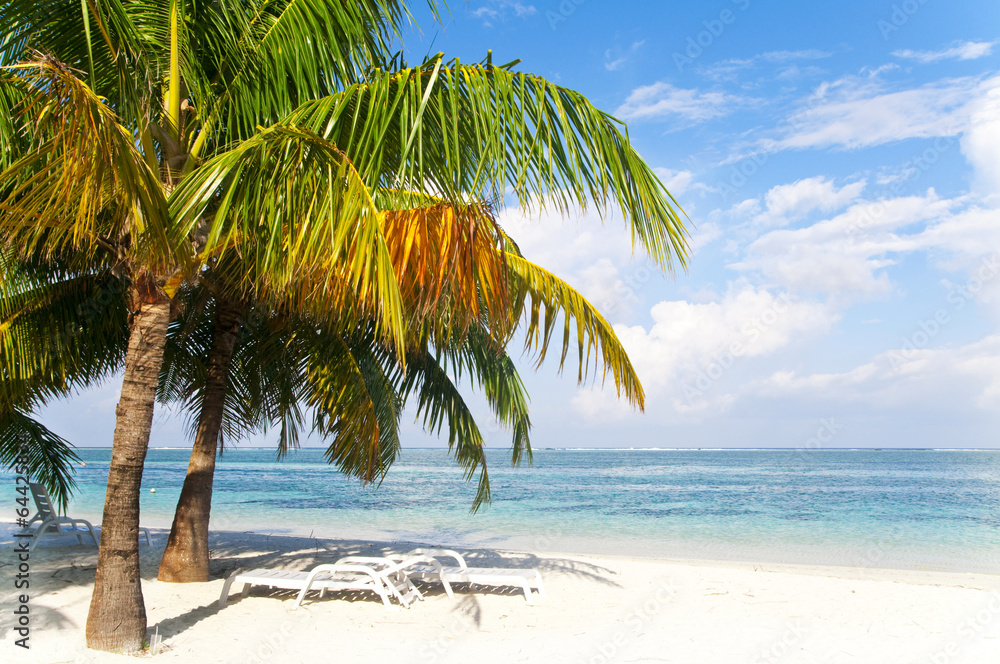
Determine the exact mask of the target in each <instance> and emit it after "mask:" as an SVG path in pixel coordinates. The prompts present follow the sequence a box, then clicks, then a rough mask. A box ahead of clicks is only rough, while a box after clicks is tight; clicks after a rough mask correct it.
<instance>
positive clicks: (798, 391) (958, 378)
mask: <svg viewBox="0 0 1000 664" xmlns="http://www.w3.org/2000/svg"><path fill="white" fill-rule="evenodd" d="M922 322H923V323H924V325H925V327H926V328H927V329H933V328H932V327H931V326H930V325H929V324H928V323H927V321H922ZM945 325H947V323H945ZM920 331H921V328H920V327H919V325H917V326H915V330H914V333H913V334H911V335H908V337H907V338H904V339H903V340H902V342H904V343H901V344H900V345H899V347H897V348H894V349H892V350H889V351H887V352H885V353H880V354H879V355H878V356H876V357H875V358H873V359H872V361H870V362H868V363H866V364H863V365H860V366H857V367H855V368H853V369H850V370H848V371H845V372H841V373H814V374H808V375H799V374H798V372H795V371H781V372H776V373H774V374H773V375H771V376H770V377H768V378H766V379H764V380H760V381H755V382H754V383H752V384H748V385H746V386H745V393H746V394H754V395H756V396H763V397H766V398H768V399H781V400H786V399H795V400H804V401H808V400H819V399H822V400H823V401H824V402H826V403H836V404H843V403H856V404H860V405H862V406H863V407H864V408H866V409H867V408H871V409H875V410H884V409H893V408H901V407H914V406H920V407H922V408H929V407H930V408H939V409H949V410H960V411H967V410H971V409H970V408H969V407H970V406H974V407H975V408H978V409H982V410H996V409H997V408H998V407H1000V335H991V336H987V337H985V338H984V339H981V340H979V341H975V342H973V343H970V344H966V345H963V346H959V347H951V348H949V347H943V348H930V347H926V348H921V347H916V346H914V345H913V342H912V339H913V338H914V337H915V338H916V339H917V340H918V341H921V340H923V339H925V338H926V337H925V336H920ZM924 334H925V335H926V333H924ZM948 442H949V443H954V442H957V441H948Z"/></svg>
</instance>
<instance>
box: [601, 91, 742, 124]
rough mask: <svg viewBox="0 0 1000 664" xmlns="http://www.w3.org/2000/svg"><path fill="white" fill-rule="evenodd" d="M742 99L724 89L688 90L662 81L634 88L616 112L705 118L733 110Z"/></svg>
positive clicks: (627, 116)
mask: <svg viewBox="0 0 1000 664" xmlns="http://www.w3.org/2000/svg"><path fill="white" fill-rule="evenodd" d="M741 103H742V99H741V98H739V97H736V96H733V95H728V94H725V93H722V92H699V91H698V90H685V89H682V88H675V87H674V86H673V85H671V84H669V83H664V82H660V83H654V84H652V85H645V86H642V87H639V88H636V89H635V90H633V91H632V93H631V94H630V95H629V96H628V99H626V100H625V103H624V104H622V105H621V106H619V107H618V108H617V109H616V110H615V113H614V114H615V115H616V116H617V117H619V118H621V119H623V120H662V119H671V118H679V119H681V120H685V121H689V122H704V121H706V120H711V119H712V118H718V117H722V116H724V115H728V114H729V113H732V112H733V111H734V110H735V109H736V106H738V105H740V104H741Z"/></svg>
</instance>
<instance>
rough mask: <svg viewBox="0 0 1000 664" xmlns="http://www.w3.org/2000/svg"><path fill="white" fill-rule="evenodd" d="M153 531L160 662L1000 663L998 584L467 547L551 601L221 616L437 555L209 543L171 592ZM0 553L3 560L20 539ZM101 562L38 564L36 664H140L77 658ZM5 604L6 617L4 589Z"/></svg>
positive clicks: (147, 559)
mask: <svg viewBox="0 0 1000 664" xmlns="http://www.w3.org/2000/svg"><path fill="white" fill-rule="evenodd" d="M151 535H152V539H153V544H152V546H146V545H145V544H143V545H141V546H140V555H141V570H142V577H143V584H142V585H143V594H144V596H145V602H146V608H147V616H148V622H149V634H150V636H151V637H152V636H153V635H155V634H159V635H161V636H162V637H163V647H162V650H161V651H160V652H159V653H158V654H157V655H156V660H157V661H163V662H167V661H170V662H201V661H218V662H232V663H234V664H235V663H236V662H245V663H251V662H254V663H263V662H311V661H315V653H316V652H337V653H338V656H339V658H340V659H342V660H343V661H360V660H361V659H362V658H364V659H366V660H368V661H376V662H381V661H390V660H392V661H400V662H428V663H430V662H456V663H457V662H468V661H470V660H474V661H478V662H484V663H485V664H494V663H495V664H501V663H506V662H515V661H525V662H534V661H542V660H550V661H552V662H572V663H586V664H610V663H611V662H619V661H620V662H625V661H629V662H632V661H637V662H644V661H664V657H665V656H667V655H665V653H669V655H668V656H667V657H668V658H667V659H666V660H665V661H670V662H699V663H701V662H705V663H709V664H711V663H716V662H718V663H719V664H730V663H731V662H749V663H751V664H754V663H763V662H778V661H781V662H789V663H791V662H803V663H806V662H824V663H826V662H831V663H839V662H865V663H868V662H870V663H871V664H884V663H886V662H906V663H907V664H909V663H910V662H913V663H916V662H920V663H921V664H923V663H924V662H931V661H934V660H933V659H932V658H933V657H935V656H936V655H937V654H939V653H944V652H951V653H952V654H951V655H949V656H948V658H947V660H946V661H947V662H949V663H953V662H969V663H970V664H971V663H973V662H976V663H980V662H985V661H996V660H997V658H998V657H1000V576H997V575H990V574H975V573H955V572H935V571H913V570H892V569H880V568H859V567H837V566H821V565H779V564H761V563H754V562H750V561H742V562H739V561H708V560H681V559H664V558H658V559H652V558H636V557H631V556H614V555H593V554H580V553H557V552H545V553H540V552H531V551H512V550H507V549H480V548H475V549H470V548H468V547H458V549H459V550H460V551H461V552H462V553H463V554H468V557H469V564H470V565H482V566H494V565H495V566H507V567H536V568H538V569H540V571H541V573H542V576H543V578H544V580H545V585H546V588H547V591H548V596H547V597H546V598H545V599H543V600H541V601H540V602H538V603H536V604H535V605H533V606H529V605H528V604H527V603H526V602H525V601H524V598H523V595H521V594H519V591H517V590H514V589H503V590H500V591H497V590H496V589H481V588H477V589H475V590H473V591H469V590H468V589H466V588H464V587H460V588H459V589H457V592H456V598H457V599H456V600H455V601H452V600H449V599H448V598H447V597H446V596H445V595H444V594H443V593H442V592H441V591H440V588H439V587H437V586H433V585H422V586H421V587H422V589H424V590H425V591H426V593H425V594H426V600H425V601H423V602H419V603H418V604H417V605H415V606H414V607H413V608H411V609H409V610H399V611H387V610H385V609H384V607H383V606H382V604H381V602H380V601H379V600H378V599H377V597H374V595H370V596H369V595H367V594H365V593H356V594H354V595H352V596H350V597H344V596H343V595H339V594H332V595H328V596H327V598H325V599H322V600H320V599H318V598H316V599H310V600H307V602H306V603H305V604H304V605H303V607H302V608H300V609H298V610H293V609H292V608H291V606H292V604H294V593H289V592H272V593H268V592H266V591H265V590H263V589H256V590H255V591H254V592H253V593H251V595H250V596H249V597H246V598H240V597H239V596H238V590H237V589H236V588H234V589H232V590H231V591H230V592H231V600H230V602H229V604H228V605H227V606H226V607H225V608H223V609H219V608H218V606H217V600H218V597H219V593H220V591H221V588H222V584H223V579H224V577H226V576H228V575H229V574H230V573H231V572H232V571H234V570H236V569H238V568H242V569H251V568H255V567H266V568H277V569H309V568H311V567H313V566H314V565H316V564H320V563H329V562H333V561H334V560H336V559H337V558H339V557H342V556H344V555H382V554H383V553H386V552H389V551H395V552H405V551H407V550H409V549H410V548H413V547H415V546H417V545H419V544H433V542H424V543H420V542H407V541H405V539H404V538H400V539H397V540H395V541H384V542H379V541H370V540H351V539H332V538H317V537H313V538H309V537H296V536H288V535H268V534H266V533H247V532H231V531H212V534H211V538H212V539H211V546H212V552H213V557H212V566H211V573H212V577H213V579H212V580H211V581H209V582H207V583H197V584H166V583H161V582H158V581H156V580H155V576H156V568H157V566H158V563H159V557H160V555H161V554H162V551H163V547H164V545H165V543H166V537H167V531H166V530H163V529H153V530H152V532H151ZM67 539H68V538H67ZM53 541H54V540H53ZM71 541H74V542H75V540H71ZM60 543H61V540H60ZM2 546H3V551H4V553H3V557H4V558H5V560H4V561H3V562H7V560H6V559H9V557H10V555H11V553H12V551H11V548H10V546H11V539H10V536H9V534H7V535H6V536H5V537H4V540H3V544H2ZM96 559H97V554H96V549H95V548H94V547H81V546H51V545H49V544H46V543H43V544H42V545H41V546H39V548H38V549H36V550H35V551H34V552H32V554H31V565H32V580H33V582H34V581H35V580H37V585H33V588H32V592H33V594H32V600H31V601H32V612H33V613H32V620H33V625H32V630H33V631H32V650H31V651H30V657H29V660H30V661H31V662H38V663H39V664H43V663H45V664H55V663H57V662H80V663H84V662H85V663H87V664H92V663H93V664H97V663H103V662H127V661H133V660H126V659H123V658H122V657H121V656H117V655H111V654H107V653H97V652H94V651H89V650H87V649H86V648H85V647H84V636H83V629H84V625H85V622H86V615H87V610H88V607H89V601H90V594H91V592H92V588H93V573H94V572H93V570H94V565H95V564H96ZM3 594H4V602H5V605H7V604H9V602H10V600H11V595H12V589H11V584H5V588H4V592H3ZM8 613H9V612H4V615H3V617H2V618H0V632H2V633H3V639H2V640H3V641H4V643H3V646H2V647H4V648H5V649H8V648H9V649H8V650H5V652H16V651H14V650H13V648H14V645H13V640H14V638H16V637H15V636H14V634H13V633H12V632H10V629H11V621H10V619H9V618H8V617H7V614H8ZM970 621H971V622H970ZM845 652H846V653H849V654H850V655H851V657H848V656H847V655H844V654H843V653H845Z"/></svg>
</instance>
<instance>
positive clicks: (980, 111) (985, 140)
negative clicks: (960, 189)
mask: <svg viewBox="0 0 1000 664" xmlns="http://www.w3.org/2000/svg"><path fill="white" fill-rule="evenodd" d="M993 82H994V85H993V87H991V88H989V89H988V90H987V91H986V92H985V93H984V94H983V95H981V96H980V97H979V98H978V99H976V100H975V101H974V102H973V103H972V104H971V105H970V110H971V113H970V116H971V117H970V121H969V129H968V131H966V133H965V134H964V135H963V136H962V143H961V145H962V153H963V154H964V155H965V157H966V159H968V161H969V163H970V164H971V165H972V167H973V168H974V169H975V175H976V182H975V185H976V186H977V187H978V188H979V190H980V191H981V192H982V193H984V194H986V195H988V196H1000V159H998V158H997V155H1000V79H994V80H993Z"/></svg>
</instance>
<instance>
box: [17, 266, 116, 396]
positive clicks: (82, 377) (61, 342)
mask: <svg viewBox="0 0 1000 664" xmlns="http://www.w3.org/2000/svg"><path fill="white" fill-rule="evenodd" d="M127 290H128V284H127V282H125V281H123V280H122V279H121V278H119V277H116V276H115V275H114V274H112V273H111V271H110V270H108V269H107V268H103V269H102V268H101V267H100V266H97V269H94V270H91V271H88V272H77V271H74V270H70V269H67V268H66V267H65V266H63V265H60V264H59V263H53V262H51V261H44V262H36V263H34V264H32V263H26V262H24V261H17V260H15V259H14V257H13V255H12V253H11V252H2V253H0V360H2V361H0V407H4V406H11V405H16V406H18V407H23V408H33V407H34V406H37V405H40V404H42V403H45V402H46V401H47V400H48V399H50V398H54V397H60V396H65V395H67V394H69V393H70V392H71V391H73V390H76V389H83V388H86V387H88V386H92V385H96V384H98V383H99V382H101V381H102V380H104V379H106V378H107V377H109V376H110V375H112V374H113V373H114V372H115V371H117V370H119V369H120V368H121V366H122V364H123V363H124V358H125V351H126V346H127V341H128V319H127V317H128V312H127V307H126V303H125V297H124V294H125V293H126V292H127Z"/></svg>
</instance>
